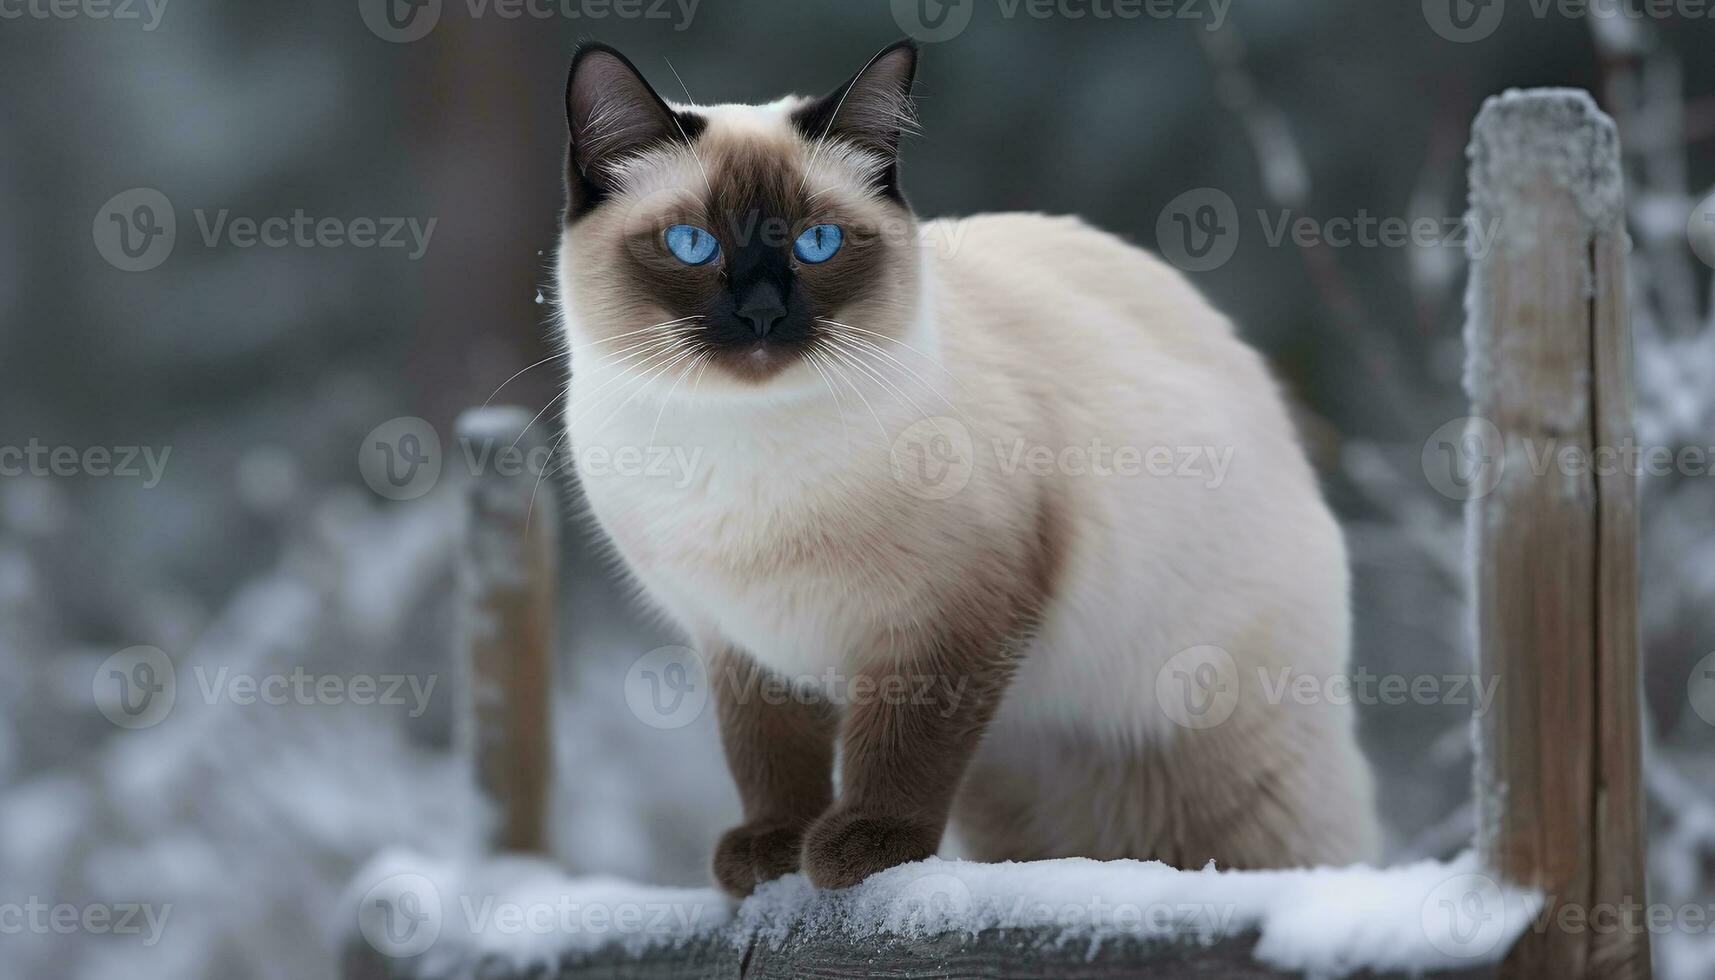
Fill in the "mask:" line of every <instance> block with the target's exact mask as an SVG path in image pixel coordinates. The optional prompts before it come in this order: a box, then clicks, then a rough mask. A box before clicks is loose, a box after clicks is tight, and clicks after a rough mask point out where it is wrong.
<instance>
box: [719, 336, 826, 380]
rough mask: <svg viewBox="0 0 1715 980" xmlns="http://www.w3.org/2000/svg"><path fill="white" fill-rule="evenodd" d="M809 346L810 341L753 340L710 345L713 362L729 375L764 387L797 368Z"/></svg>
mask: <svg viewBox="0 0 1715 980" xmlns="http://www.w3.org/2000/svg"><path fill="white" fill-rule="evenodd" d="M808 346H809V339H808V338H779V339H776V338H773V337H749V338H745V339H742V340H729V341H727V342H725V343H713V344H709V350H710V352H711V355H712V356H711V357H710V362H711V363H712V364H713V365H715V366H716V367H720V368H724V369H725V370H726V371H727V372H728V373H729V374H733V375H736V376H737V377H738V378H740V379H741V380H744V381H748V382H751V383H760V382H763V381H767V380H768V379H770V378H772V377H774V376H776V375H778V374H780V373H781V372H782V371H785V370H786V369H787V368H789V367H791V366H792V365H794V364H796V363H797V362H798V361H799V360H800V359H802V358H803V356H804V351H805V348H806V347H808Z"/></svg>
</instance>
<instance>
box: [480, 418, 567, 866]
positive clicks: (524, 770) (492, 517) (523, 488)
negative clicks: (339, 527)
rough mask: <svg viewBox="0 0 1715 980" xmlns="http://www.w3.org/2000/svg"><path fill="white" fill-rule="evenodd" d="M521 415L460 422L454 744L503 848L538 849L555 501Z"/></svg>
mask: <svg viewBox="0 0 1715 980" xmlns="http://www.w3.org/2000/svg"><path fill="white" fill-rule="evenodd" d="M531 421H532V419H531V415H530V413H529V412H527V411H525V410H524V409H522V408H514V407H498V406H497V407H494V408H477V409H471V410H469V411H467V412H465V413H464V414H463V415H461V416H459V420H458V427H457V428H458V442H459V451H460V452H461V453H462V454H463V455H462V460H466V461H469V462H470V463H471V464H473V467H474V468H475V470H476V472H474V473H472V474H471V477H472V478H471V481H470V483H469V485H468V487H467V489H466V494H467V497H466V503H467V506H466V508H465V527H464V550H463V554H462V555H461V560H460V562H459V569H460V571H459V595H460V603H461V606H460V618H461V623H460V629H461V631H462V637H461V640H462V643H461V647H460V650H461V654H462V656H463V658H464V663H463V670H464V673H465V676H464V678H463V681H464V683H463V685H462V687H463V691H464V693H463V697H464V703H463V705H462V708H463V710H462V711H461V713H460V724H461V726H462V732H461V744H462V745H463V746H464V748H465V749H466V750H467V751H468V752H469V753H470V755H471V758H472V760H473V762H474V764H475V766H476V778H477V784H478V786H479V787H480V789H481V790H482V792H483V794H484V795H485V796H486V797H487V798H488V800H489V802H490V803H491V804H492V805H493V806H494V808H495V810H496V813H497V816H498V818H499V819H498V821H497V824H496V826H495V828H494V836H493V839H492V841H491V844H492V846H493V847H494V848H496V849H498V850H505V851H526V852H544V851H546V849H547V847H546V845H547V840H546V833H545V828H546V815H547V805H548V791H549V785H550V781H551V779H552V772H553V754H552V748H551V741H550V740H551V736H552V732H551V725H550V716H549V704H550V699H551V697H552V693H553V645H554V609H555V605H554V603H555V597H556V594H557V591H558V575H557V560H558V536H559V516H560V515H559V503H558V496H557V494H556V493H555V492H554V485H553V484H554V480H553V478H552V477H551V476H547V477H544V475H543V467H545V466H551V465H552V460H551V458H550V455H551V454H550V453H549V451H548V450H547V449H546V447H544V445H543V443H542V440H541V438H540V437H539V436H536V435H534V434H533V432H532V430H531Z"/></svg>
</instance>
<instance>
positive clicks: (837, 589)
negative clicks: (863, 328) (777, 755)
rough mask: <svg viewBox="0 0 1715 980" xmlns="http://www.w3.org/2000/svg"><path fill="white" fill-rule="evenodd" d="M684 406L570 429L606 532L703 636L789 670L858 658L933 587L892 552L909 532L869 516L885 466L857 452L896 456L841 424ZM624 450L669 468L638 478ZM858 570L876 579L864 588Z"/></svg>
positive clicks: (882, 486) (646, 582) (807, 670)
mask: <svg viewBox="0 0 1715 980" xmlns="http://www.w3.org/2000/svg"><path fill="white" fill-rule="evenodd" d="M681 411H682V412H685V413H686V415H685V416H679V414H678V413H675V411H674V409H673V407H672V406H669V408H668V411H667V413H666V414H665V415H664V417H663V418H662V421H661V424H660V425H659V427H656V425H655V412H654V411H653V410H651V411H643V412H636V413H628V414H627V415H626V416H625V417H618V418H615V419H613V420H612V421H610V422H608V423H606V424H604V425H602V426H601V427H600V428H599V430H598V429H596V427H594V426H590V427H589V428H590V430H591V431H586V432H580V431H579V426H578V425H577V424H574V425H573V426H572V432H571V437H572V440H573V442H574V444H575V445H576V448H575V449H574V456H575V458H576V459H577V461H578V469H579V475H580V478H581V480H582V483H583V486H584V490H585V494H586V496H587V497H588V500H589V503H590V507H591V510H592V511H593V513H594V515H595V517H596V519H597V520H598V521H599V522H600V524H601V526H602V529H603V531H604V532H605V533H606V534H607V535H608V536H609V537H610V538H611V539H612V541H613V543H614V544H615V546H616V547H617V548H618V549H619V551H620V554H621V556H622V557H623V558H624V559H625V561H626V564H627V565H628V566H629V567H630V568H631V569H632V571H633V572H634V574H635V575H636V577H637V579H638V580H639V581H640V582H641V584H642V585H643V587H644V588H645V590H646V591H647V592H648V593H649V594H650V596H651V598H652V599H654V600H655V601H656V602H658V603H660V604H661V605H662V606H664V607H665V608H666V609H667V610H668V611H669V612H670V613H671V614H672V615H673V616H674V618H676V619H677V620H678V621H679V622H681V623H683V624H686V625H687V626H690V627H692V629H693V631H694V632H703V633H705V634H709V635H706V636H703V637H697V638H696V639H699V640H702V641H707V640H709V639H713V638H715V637H718V638H720V639H722V640H725V641H728V642H732V643H736V644H738V645H740V646H742V647H743V648H744V649H745V650H746V651H747V652H749V653H751V654H752V655H753V656H755V657H757V658H758V659H760V660H762V661H763V662H765V663H768V664H769V665H770V666H772V667H774V668H775V669H776V670H780V671H784V672H788V673H791V674H800V673H803V674H813V673H818V672H820V671H822V670H825V669H827V668H830V667H842V666H846V665H849V663H850V662H851V661H852V659H853V658H854V657H855V656H857V655H859V654H861V653H862V652H863V651H864V649H865V648H866V647H867V646H868V645H869V644H870V643H871V642H872V640H873V638H874V635H875V633H876V631H877V630H878V629H884V628H885V627H884V625H883V624H885V623H887V622H889V621H892V620H893V617H896V616H898V615H899V614H901V613H902V612H908V611H909V610H908V608H907V607H908V606H909V605H910V604H911V601H912V600H911V598H910V597H912V596H914V595H920V594H922V592H923V590H924V589H925V588H927V587H928V586H929V585H930V583H928V582H926V581H924V580H923V577H922V576H921V575H918V574H914V573H913V572H912V570H911V568H910V566H909V565H908V564H902V563H900V562H898V561H888V560H885V559H886V558H887V557H888V556H890V555H894V554H896V553H897V552H898V550H899V549H900V547H901V542H900V540H899V534H900V529H899V528H898V527H895V526H890V525H889V524H888V522H885V521H880V520H876V519H874V518H873V517H871V516H869V515H874V514H878V513H885V512H886V509H885V508H882V507H880V506H878V505H880V504H881V503H882V502H883V501H884V500H885V499H886V497H887V496H888V495H889V492H890V488H889V486H888V485H887V482H886V481H885V479H877V477H878V476H880V475H883V474H885V473H886V472H887V471H886V469H885V467H881V468H877V467H863V466H857V465H854V456H853V454H854V453H856V454H860V455H861V454H864V453H871V454H880V453H885V450H884V449H883V448H881V447H879V446H878V445H876V444H875V443H874V440H869V441H868V442H865V443H860V444H857V445H854V444H849V443H846V442H844V441H843V440H842V439H841V438H840V435H839V433H840V432H841V430H840V429H839V422H838V421H836V420H824V419H821V418H819V417H815V418H810V417H801V418H785V419H780V418H773V419H767V420H763V419H758V420H756V422H755V425H754V426H746V425H744V424H742V423H740V422H737V421H735V420H732V419H717V418H707V417H704V418H694V417H688V410H683V409H681ZM817 414H818V416H819V413H817ZM830 422H831V423H832V425H833V426H834V429H833V432H834V433H835V434H834V436H833V437H832V438H830V436H829V429H828V424H829V423H830ZM580 437H582V438H580ZM633 447H636V448H633ZM622 453H626V454H629V455H628V456H627V458H629V459H631V460H633V461H636V460H646V459H650V458H654V459H656V460H661V461H664V462H663V463H662V465H661V466H660V467H658V470H659V472H658V473H657V474H656V475H655V476H653V477H649V476H646V477H644V478H642V479H638V478H636V476H635V471H634V468H633V469H632V470H627V469H626V468H624V467H619V466H616V465H612V462H611V461H613V460H617V459H619V458H620V457H621V454H622ZM883 458H884V457H883ZM856 578H864V579H869V580H870V581H867V582H865V583H864V584H865V585H867V586H868V588H864V589H861V590H859V591H858V592H857V593H856V594H855V595H854V589H853V586H854V584H857V583H856V581H855V579H856Z"/></svg>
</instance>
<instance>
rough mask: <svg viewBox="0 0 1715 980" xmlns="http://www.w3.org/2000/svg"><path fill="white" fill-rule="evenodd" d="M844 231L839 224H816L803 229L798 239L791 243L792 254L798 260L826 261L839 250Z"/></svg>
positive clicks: (843, 239) (843, 238) (810, 261)
mask: <svg viewBox="0 0 1715 980" xmlns="http://www.w3.org/2000/svg"><path fill="white" fill-rule="evenodd" d="M845 238H846V236H845V233H844V232H842V231H840V226H839V225H816V226H814V227H812V228H806V229H804V233H803V234H802V235H799V236H798V240H797V241H795V242H793V243H792V254H793V255H796V256H798V259H799V261H802V262H809V263H812V264H814V263H817V262H826V261H828V260H829V259H831V258H833V257H834V253H835V252H838V251H839V250H840V243H841V242H843V241H845Z"/></svg>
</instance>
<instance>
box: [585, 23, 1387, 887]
mask: <svg viewBox="0 0 1715 980" xmlns="http://www.w3.org/2000/svg"><path fill="white" fill-rule="evenodd" d="M917 59H918V50H917V48H916V46H915V45H914V44H912V43H910V42H901V43H898V44H895V45H893V46H891V47H889V48H886V49H885V50H883V51H881V52H880V53H879V54H877V55H876V56H875V57H874V58H872V59H871V60H870V61H869V63H868V64H867V65H865V66H864V67H863V69H862V70H861V71H859V72H858V73H857V74H856V75H855V76H853V77H852V78H851V79H850V80H849V81H847V82H846V83H845V84H844V85H841V86H840V87H839V88H837V89H835V90H834V91H833V92H832V93H830V94H829V95H827V96H825V97H822V98H801V97H789V98H783V99H781V100H779V101H777V102H772V103H769V104H767V105H758V106H750V105H715V106H701V105H690V104H675V103H669V102H667V101H665V100H664V99H662V97H661V96H659V95H657V94H656V92H655V90H654V89H652V88H651V87H650V85H649V84H648V83H647V82H646V81H645V80H644V78H643V76H642V75H641V73H640V72H639V71H638V70H637V68H636V67H634V66H633V65H632V64H631V62H630V61H628V60H627V59H626V58H625V57H624V56H623V55H621V54H620V53H619V52H617V51H615V50H613V49H612V48H609V47H606V46H604V45H599V44H588V45H585V46H583V47H581V48H579V49H578V51H577V53H576V55H575V56H574V57H573V59H572V65H571V72H570V77H569V79H568V81H567V85H566V118H567V122H568V124H569V127H570V143H569V148H568V149H569V152H568V155H567V161H566V210H565V216H564V232H563V236H562V239H561V247H560V253H559V261H558V270H557V274H558V300H559V308H560V312H561V314H562V315H563V320H564V329H565V336H566V340H567V343H568V345H569V347H570V350H571V364H572V370H571V381H570V391H569V398H568V401H567V408H566V410H565V425H566V432H567V435H568V436H569V439H570V445H571V446H572V448H573V459H574V460H575V466H576V468H577V471H578V474H579V477H580V480H581V483H582V486H583V489H584V493H585V496H586V497H587V501H588V505H589V508H590V510H591V511H592V513H593V516H594V517H595V519H596V520H597V521H598V522H599V524H600V526H601V528H602V530H603V531H604V532H605V535H606V536H607V537H608V538H609V539H610V540H611V542H612V544H613V546H614V548H615V549H616V551H617V553H618V555H619V557H620V558H621V559H622V560H623V563H624V565H625V567H626V568H627V569H628V570H629V572H630V573H631V575H632V576H634V577H635V579H636V581H637V583H638V585H639V586H640V587H641V590H642V592H643V593H644V594H645V596H646V597H647V599H648V601H649V602H650V603H651V604H652V605H654V606H655V607H656V608H658V610H660V611H661V612H663V613H665V614H666V615H667V616H668V617H669V618H670V619H671V620H672V621H673V622H675V623H676V624H677V625H678V626H680V627H681V628H682V629H683V630H684V632H685V633H686V634H687V635H688V637H689V638H690V640H691V642H692V643H693V644H694V645H695V647H696V649H697V650H698V651H699V653H700V655H701V656H702V657H703V658H704V660H705V662H706V664H707V666H708V676H709V679H710V684H711V686H712V688H713V691H712V696H713V698H714V701H715V704H716V708H717V715H718V718H719V722H720V733H721V740H722V743H723V747H724V751H725V754H726V758H727V761H728V763H729V766H730V768H731V771H732V776H733V779H734V781H735V782H736V783H737V788H738V795H739V798H740V801H741V803H742V805H743V813H744V819H743V823H742V824H740V825H739V826H737V827H735V828H733V829H732V830H730V831H729V832H727V833H726V835H725V836H724V837H722V838H721V840H720V842H719V844H718V845H717V847H716V851H715V855H714V862H713V863H714V874H715V877H716V879H717V880H718V881H719V883H720V884H721V886H723V887H724V888H725V889H726V890H728V891H729V892H731V893H733V894H736V895H745V894H748V893H749V892H751V890H752V889H754V888H755V887H756V886H757V885H758V884H760V883H762V882H765V881H768V880H770V879H773V878H776V877H779V876H781V875H784V874H787V873H790V872H794V871H802V872H803V873H804V874H806V875H807V876H808V877H809V879H810V880H811V882H813V883H814V884H815V885H817V886H819V887H827V888H839V887H844V886H849V885H854V884H856V883H858V882H860V881H862V880H863V879H864V878H865V877H867V876H868V875H870V874H872V873H874V872H876V871H880V870H883V869H885V868H889V867H892V866H894V865H897V864H900V863H903V862H908V861H915V860H919V859H922V858H926V857H929V856H931V855H933V854H935V853H936V851H937V849H938V848H939V847H940V846H941V844H942V840H943V836H944V834H945V833H946V831H947V828H948V827H949V825H951V826H952V827H953V828H954V830H955V839H956V840H957V841H958V842H959V843H960V844H961V845H962V853H963V854H964V855H965V856H967V857H971V858H974V859H978V860H984V861H1000V860H1028V859H1036V858H1053V857H1063V856H1085V857H1090V858H1098V859H1110V858H1148V859H1159V860H1161V861H1164V862H1167V863H1170V864H1173V865H1176V866H1179V867H1201V866H1203V865H1205V864H1206V863H1207V862H1209V861H1211V860H1212V861H1214V862H1216V864H1217V865H1218V866H1221V867H1225V868H1270V867H1284V866H1295V865H1312V864H1327V863H1348V862H1356V861H1362V860H1366V859H1370V858H1372V857H1373V856H1374V854H1375V850H1376V845H1377V829H1376V824H1375V820H1374V816H1373V803H1372V790H1371V779H1370V774H1369V772H1368V769H1367V766H1366V763H1365V760H1364V758H1363V756H1362V754H1361V753H1360V751H1359V748H1358V745H1357V742H1356V738H1355V734H1354V728H1353V717H1352V713H1351V710H1350V708H1349V707H1348V706H1346V705H1345V704H1330V703H1323V702H1325V701H1326V699H1320V700H1318V699H1305V698H1303V697H1300V696H1293V694H1291V693H1284V692H1288V691H1291V692H1301V691H1302V690H1303V688H1301V687H1297V686H1294V685H1295V684H1296V683H1297V682H1298V681H1299V679H1301V678H1303V677H1305V676H1308V677H1311V678H1313V679H1315V680H1316V681H1318V682H1325V681H1327V680H1328V679H1330V678H1333V677H1336V676H1338V675H1340V674H1341V673H1342V672H1343V671H1344V670H1345V668H1346V664H1347V654H1348V645H1349V639H1350V612H1349V608H1348V595H1347V594H1348V571H1347V563H1346V554H1345V548H1344V544H1343V541H1342V537H1341V533H1340V529H1339V527H1338V525H1337V524H1336V523H1335V521H1334V518H1333V517H1332V515H1331V514H1330V512H1329V510H1328V507H1327V506H1326V505H1325V503H1324V502H1323V499H1322V496H1321V494H1320V492H1319V489H1318V486H1317V481H1316V477H1315V475H1314V474H1313V472H1312V470H1311V467H1310V466H1309V465H1308V463H1307V461H1306V459H1305V455H1304V453H1303V451H1302V449H1301V448H1300V446H1299V443H1298V440H1297V438H1296V435H1295V433H1294V431H1293V428H1292V426H1291V424H1290V423H1289V421H1288V416H1287V411H1286V408H1285V406H1284V403H1283V400H1282V396H1281V395H1280V393H1279V392H1278V390H1277V388H1276V385H1275V383H1274V381H1273V380H1272V378H1271V376H1270V374H1269V372H1268V370H1267V369H1266V368H1265V366H1264V363H1263V361H1262V359H1261V358H1260V357H1259V356H1258V355H1257V354H1256V353H1255V352H1254V351H1253V350H1252V349H1251V348H1250V347H1248V346H1246V345H1245V344H1244V342H1242V341H1241V340H1240V339H1239V338H1238V337H1237V336H1236V335H1235V333H1234V330H1233V328H1232V327H1231V326H1230V325H1229V324H1228V322H1227V321H1226V320H1225V319H1224V318H1223V317H1222V316H1221V315H1220V314H1219V313H1217V312H1216V311H1215V310H1214V309H1212V308H1211V307H1210V306H1209V304H1208V303H1206V302H1205V301H1204V300H1203V299H1202V297H1200V296H1199V295H1198V293H1197V292H1196V290H1195V289H1193V288H1192V287H1191V286H1190V285H1189V284H1188V283H1187V282H1186V281H1185V279H1184V278H1182V277H1181V276H1180V275H1179V274H1177V272H1175V271H1174V270H1173V269H1171V268H1169V267H1168V266H1167V265H1165V264H1163V263H1162V262H1160V261H1158V260H1157V259H1155V258H1154V257H1152V256H1150V255H1149V254H1146V253H1145V252H1143V251H1141V250H1139V249H1137V248H1134V247H1132V246H1131V245H1129V244H1127V243H1125V242H1123V241H1121V240H1119V239H1118V238H1115V237H1113V236H1111V235H1108V234H1104V233H1102V232H1100V231H1097V230H1094V229H1092V228H1091V227H1089V226H1088V225H1086V224H1084V223H1082V222H1081V221H1078V220H1077V219H1074V218H1061V217H1046V216H1043V215H1037V214H993V215H983V216H979V217H973V218H967V219H963V220H957V221H934V222H926V223H925V222H919V221H918V219H917V218H916V217H915V216H914V215H913V213H912V211H911V208H910V206H909V205H908V204H907V203H906V199H905V196H904V194H903V193H902V191H901V186H900V169H899V162H898V154H899V145H900V138H901V133H902V132H903V131H906V130H908V129H909V128H910V127H911V113H910V101H909V97H910V92H911V86H912V80H913V77H914V75H915V72H916V68H917ZM970 164H971V165H972V166H982V165H983V162H982V161H981V160H972V161H970ZM657 447H676V448H678V449H688V450H691V451H690V452H686V453H682V454H680V456H679V457H678V458H681V459H683V458H691V459H695V460H696V461H697V463H696V467H695V469H694V470H693V471H692V472H690V473H688V474H682V475H680V476H679V477H678V478H674V479H665V478H652V477H651V476H649V475H647V471H646V470H643V469H641V468H637V467H632V468H627V467H623V466H618V465H614V464H615V461H617V460H620V459H622V458H625V454H626V453H628V452H629V453H631V454H633V455H632V458H633V459H638V458H643V457H644V456H645V455H647V453H648V451H649V450H650V449H652V448H657ZM640 473H641V474H642V475H640ZM1283 683H1285V686H1283ZM1316 689H1317V690H1320V689H1321V688H1320V686H1317V687H1316Z"/></svg>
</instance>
